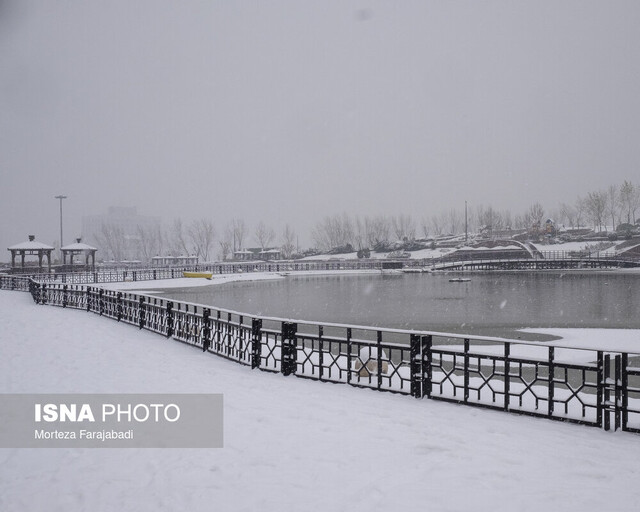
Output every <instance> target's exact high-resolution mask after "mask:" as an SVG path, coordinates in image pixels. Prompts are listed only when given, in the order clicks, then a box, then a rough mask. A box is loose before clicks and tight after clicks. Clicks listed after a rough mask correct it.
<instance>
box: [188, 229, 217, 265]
mask: <svg viewBox="0 0 640 512" xmlns="http://www.w3.org/2000/svg"><path fill="white" fill-rule="evenodd" d="M187 232H188V235H189V240H190V241H191V246H192V247H193V248H194V250H195V253H196V256H198V258H200V259H201V260H202V261H209V254H210V252H211V246H212V245H213V240H214V238H215V236H216V230H215V227H214V225H213V222H211V221H210V220H209V219H199V220H194V221H193V222H192V223H191V224H190V225H189V229H188V230H187Z"/></svg>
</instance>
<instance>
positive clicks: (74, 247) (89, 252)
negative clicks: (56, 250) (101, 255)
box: [61, 238, 98, 268]
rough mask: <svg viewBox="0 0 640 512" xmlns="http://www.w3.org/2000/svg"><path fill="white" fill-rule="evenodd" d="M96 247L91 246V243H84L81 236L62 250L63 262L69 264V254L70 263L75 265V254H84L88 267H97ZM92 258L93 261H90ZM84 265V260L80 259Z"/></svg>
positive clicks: (85, 263)
mask: <svg viewBox="0 0 640 512" xmlns="http://www.w3.org/2000/svg"><path fill="white" fill-rule="evenodd" d="M97 250H98V249H96V248H95V247H91V246H90V245H87V244H83V243H82V239H81V238H76V241H75V243H73V244H69V245H65V246H64V247H63V248H62V249H61V251H62V264H63V265H67V256H68V257H69V265H70V266H71V267H73V257H74V256H84V265H85V266H87V267H89V266H90V267H91V268H95V266H96V251H97ZM89 260H91V263H89ZM80 264H81V265H82V264H83V263H82V260H81V261H80Z"/></svg>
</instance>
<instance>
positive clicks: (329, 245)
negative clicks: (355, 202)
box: [312, 213, 355, 250]
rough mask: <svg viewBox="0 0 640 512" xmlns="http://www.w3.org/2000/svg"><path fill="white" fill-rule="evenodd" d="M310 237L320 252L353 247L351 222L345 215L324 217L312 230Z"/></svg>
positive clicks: (353, 234)
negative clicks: (348, 246)
mask: <svg viewBox="0 0 640 512" xmlns="http://www.w3.org/2000/svg"><path fill="white" fill-rule="evenodd" d="M312 237H313V240H314V242H315V243H316V246H317V247H318V248H319V249H322V250H329V249H333V248H336V247H345V246H347V245H353V242H354V238H355V231H354V228H353V222H352V221H351V218H350V217H349V216H348V215H347V214H346V213H343V214H342V215H334V216H332V217H325V218H324V219H323V220H322V221H321V222H319V223H318V224H316V226H315V227H314V228H313V231H312Z"/></svg>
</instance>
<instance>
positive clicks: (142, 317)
mask: <svg viewBox="0 0 640 512" xmlns="http://www.w3.org/2000/svg"><path fill="white" fill-rule="evenodd" d="M138 310H139V316H138V320H139V323H138V325H139V328H140V329H142V328H144V326H145V324H146V323H147V312H146V307H145V304H144V297H140V298H139V299H138Z"/></svg>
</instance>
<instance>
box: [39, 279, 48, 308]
mask: <svg viewBox="0 0 640 512" xmlns="http://www.w3.org/2000/svg"><path fill="white" fill-rule="evenodd" d="M46 303H47V283H42V284H41V285H40V304H46Z"/></svg>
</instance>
